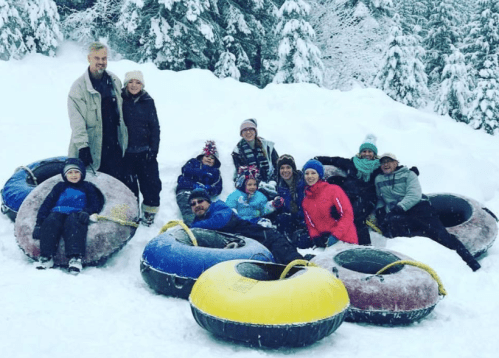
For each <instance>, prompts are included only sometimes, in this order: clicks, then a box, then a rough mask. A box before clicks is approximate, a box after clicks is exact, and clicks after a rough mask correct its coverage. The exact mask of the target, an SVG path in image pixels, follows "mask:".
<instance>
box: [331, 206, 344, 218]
mask: <svg viewBox="0 0 499 358" xmlns="http://www.w3.org/2000/svg"><path fill="white" fill-rule="evenodd" d="M329 214H330V215H331V217H332V218H333V219H334V220H340V218H341V214H340V213H339V212H338V209H336V206H334V205H333V206H331V210H330V211H329Z"/></svg>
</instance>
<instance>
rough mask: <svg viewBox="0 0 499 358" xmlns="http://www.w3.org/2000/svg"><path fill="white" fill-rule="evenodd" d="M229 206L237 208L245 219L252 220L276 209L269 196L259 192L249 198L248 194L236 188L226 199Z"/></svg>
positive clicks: (238, 212)
mask: <svg viewBox="0 0 499 358" xmlns="http://www.w3.org/2000/svg"><path fill="white" fill-rule="evenodd" d="M225 203H226V204H227V206H229V207H230V208H231V209H236V211H237V214H238V215H239V216H240V217H241V218H242V219H244V220H248V221H251V220H252V219H256V218H261V217H263V216H265V215H267V214H270V213H272V212H274V211H275V208H274V207H273V206H272V202H271V201H267V197H266V196H265V195H264V194H263V193H261V192H259V191H258V190H257V191H256V192H255V194H254V195H253V196H252V197H251V198H250V199H249V200H248V194H247V193H244V192H242V191H241V190H238V189H236V190H235V191H233V192H232V193H231V194H230V195H229V196H228V197H227V199H226V200H225Z"/></svg>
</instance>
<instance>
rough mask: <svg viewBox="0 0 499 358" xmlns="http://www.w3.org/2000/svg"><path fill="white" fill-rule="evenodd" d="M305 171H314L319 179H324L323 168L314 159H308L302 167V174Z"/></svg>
mask: <svg viewBox="0 0 499 358" xmlns="http://www.w3.org/2000/svg"><path fill="white" fill-rule="evenodd" d="M307 169H314V170H315V171H316V172H317V174H319V179H324V166H323V165H322V163H321V162H319V161H318V160H316V159H310V160H309V161H308V162H306V163H305V165H304V166H303V169H302V172H303V173H305V171H306V170H307Z"/></svg>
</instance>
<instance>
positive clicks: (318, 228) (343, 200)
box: [302, 180, 359, 244]
mask: <svg viewBox="0 0 499 358" xmlns="http://www.w3.org/2000/svg"><path fill="white" fill-rule="evenodd" d="M333 206H335V207H336V210H337V212H338V213H339V214H340V218H339V219H338V220H335V219H333V218H332V217H331V208H332V207H333ZM302 207H303V213H304V215H305V223H306V224H307V228H308V232H309V234H310V238H311V239H315V238H318V237H320V236H322V235H324V234H330V235H334V236H335V237H336V238H338V239H339V240H341V241H345V242H348V243H351V244H358V243H359V242H358V238H357V230H356V229H355V225H354V223H353V209H352V205H351V204H350V200H348V197H347V195H346V194H345V192H344V191H343V189H341V188H340V187H339V186H337V185H333V184H329V183H326V182H325V181H322V180H320V181H318V182H317V183H315V184H314V185H312V186H308V185H307V186H306V187H305V198H304V199H303V202H302Z"/></svg>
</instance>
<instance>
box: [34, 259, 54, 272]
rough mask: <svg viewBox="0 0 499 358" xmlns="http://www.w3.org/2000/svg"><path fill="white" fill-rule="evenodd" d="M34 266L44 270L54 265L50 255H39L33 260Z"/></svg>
mask: <svg viewBox="0 0 499 358" xmlns="http://www.w3.org/2000/svg"><path fill="white" fill-rule="evenodd" d="M35 267H36V268H37V269H38V270H45V269H48V268H52V267H54V259H53V258H52V257H46V256H40V258H39V259H38V261H35Z"/></svg>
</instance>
